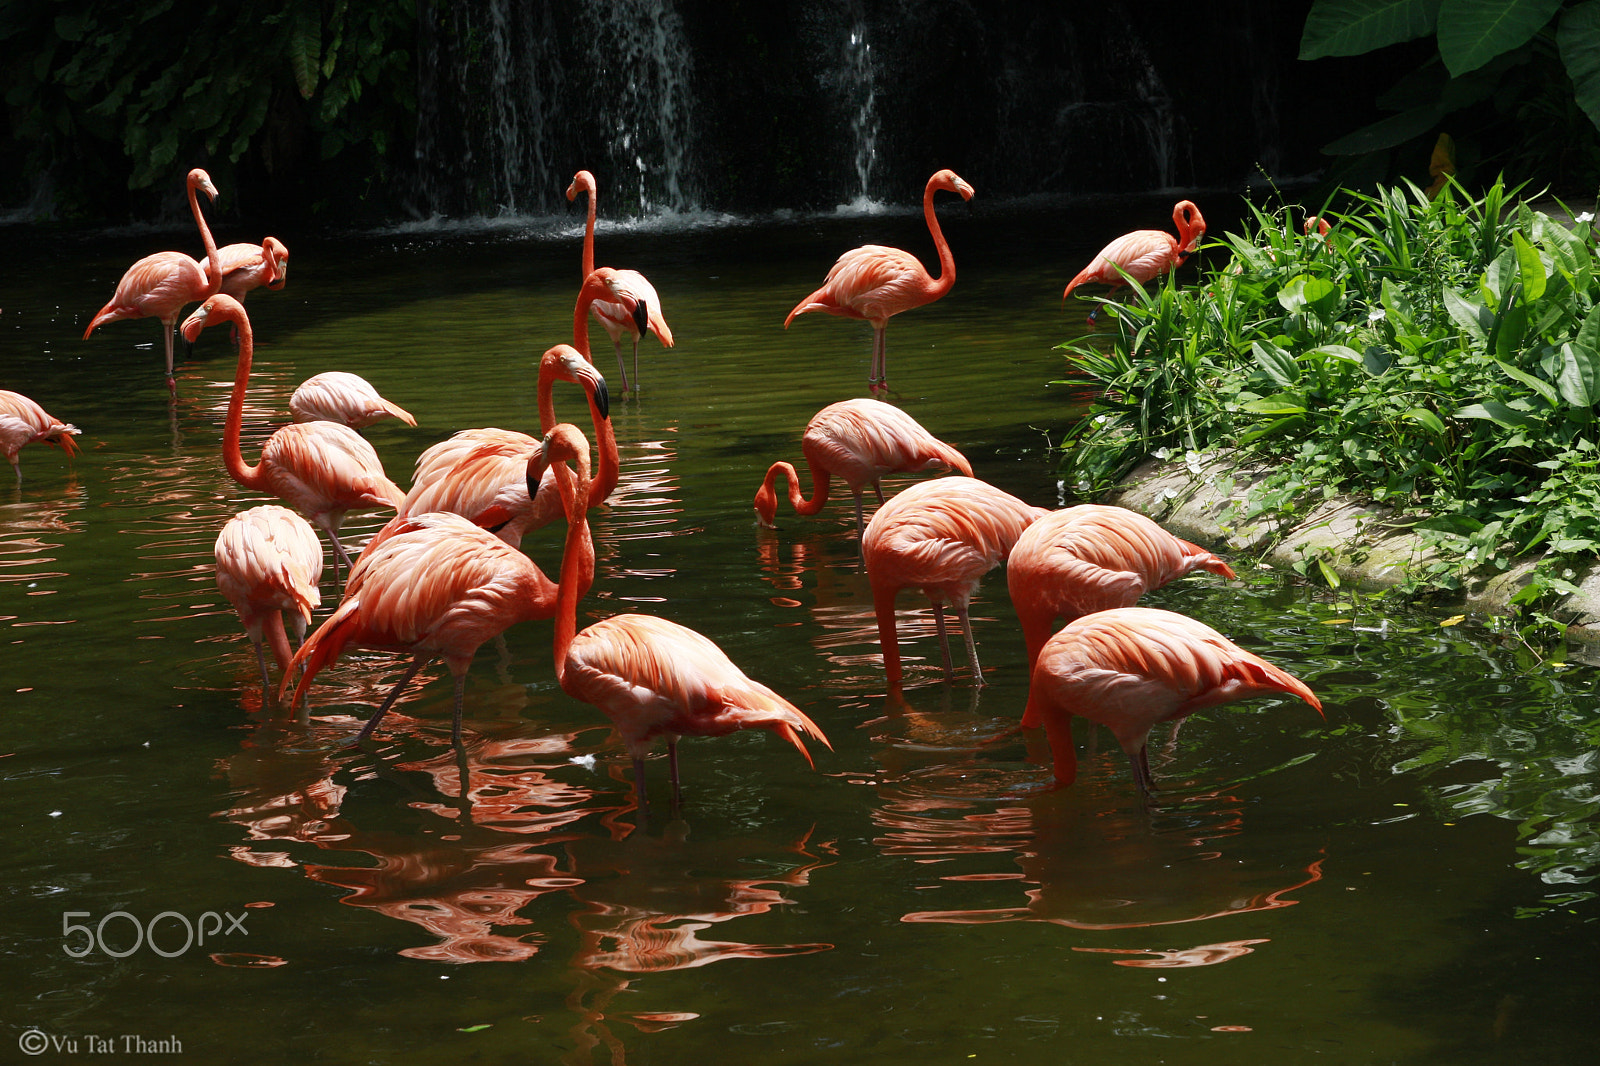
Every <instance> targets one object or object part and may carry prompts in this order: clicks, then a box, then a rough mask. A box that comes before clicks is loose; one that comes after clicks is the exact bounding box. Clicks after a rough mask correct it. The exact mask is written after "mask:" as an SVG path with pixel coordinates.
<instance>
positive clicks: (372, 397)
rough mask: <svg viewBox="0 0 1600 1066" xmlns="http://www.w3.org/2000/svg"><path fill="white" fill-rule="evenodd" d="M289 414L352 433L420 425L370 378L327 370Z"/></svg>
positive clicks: (304, 386) (298, 393)
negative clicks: (391, 424) (386, 422)
mask: <svg viewBox="0 0 1600 1066" xmlns="http://www.w3.org/2000/svg"><path fill="white" fill-rule="evenodd" d="M269 239H270V238H269ZM289 414H290V415H292V416H293V417H294V420H295V421H296V422H338V423H340V424H342V425H346V426H349V427H350V428H351V429H366V428H367V427H368V426H370V425H372V423H374V422H376V421H378V420H379V419H383V418H398V419H399V420H400V421H402V422H404V423H405V424H406V425H408V426H415V425H416V424H417V420H416V419H415V418H412V417H411V412H410V411H407V410H406V409H405V408H404V407H401V406H400V405H399V404H397V403H390V402H389V401H388V400H385V399H384V398H383V397H382V396H379V395H378V390H377V389H375V388H373V387H372V383H371V382H369V381H368V380H367V379H366V378H364V377H362V376H361V375H359V374H349V373H346V372H345V371H343V370H327V371H324V372H323V373H321V374H314V375H312V376H311V377H309V378H306V379H305V380H304V381H302V382H301V383H300V387H299V388H298V389H295V390H294V395H293V396H291V397H289Z"/></svg>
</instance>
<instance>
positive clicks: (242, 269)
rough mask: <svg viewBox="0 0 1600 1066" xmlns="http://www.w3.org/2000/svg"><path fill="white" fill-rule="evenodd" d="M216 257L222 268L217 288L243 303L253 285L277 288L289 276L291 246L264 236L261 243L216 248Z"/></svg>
mask: <svg viewBox="0 0 1600 1066" xmlns="http://www.w3.org/2000/svg"><path fill="white" fill-rule="evenodd" d="M217 261H218V266H217V269H218V270H220V271H221V272H222V285H221V287H220V288H218V289H217V291H218V292H225V293H227V294H228V295H229V296H232V297H233V298H234V299H235V300H238V301H239V302H240V303H243V302H244V298H245V295H246V294H247V293H249V292H250V290H251V289H256V288H260V287H261V286H262V285H265V286H266V287H267V288H269V289H272V290H274V291H276V290H278V289H281V288H283V283H284V282H286V281H288V280H289V248H288V246H287V245H285V244H284V243H283V242H282V241H280V240H278V238H276V237H267V238H264V239H263V240H262V242H261V243H260V244H225V245H223V246H222V247H221V248H219V249H217ZM209 275H210V271H209V269H208V270H207V276H208V277H209Z"/></svg>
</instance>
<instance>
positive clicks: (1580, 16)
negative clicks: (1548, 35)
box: [1556, 0, 1600, 127]
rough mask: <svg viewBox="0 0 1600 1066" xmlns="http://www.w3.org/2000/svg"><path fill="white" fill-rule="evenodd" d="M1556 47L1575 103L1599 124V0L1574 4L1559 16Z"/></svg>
mask: <svg viewBox="0 0 1600 1066" xmlns="http://www.w3.org/2000/svg"><path fill="white" fill-rule="evenodd" d="M1556 47H1557V48H1558V49H1559V50H1560V52H1561V62H1562V63H1563V64H1564V65H1565V66H1566V68H1567V76H1568V77H1569V78H1571V79H1572V88H1573V89H1574V91H1575V92H1576V93H1577V98H1578V106H1579V107H1581V108H1583V113H1584V114H1586V115H1588V116H1589V121H1590V122H1592V123H1594V124H1595V126H1596V127H1600V0H1588V2H1587V3H1582V4H1578V5H1576V6H1575V7H1572V8H1569V9H1568V10H1567V11H1566V13H1565V14H1563V15H1562V16H1561V25H1560V27H1559V28H1557V30H1556Z"/></svg>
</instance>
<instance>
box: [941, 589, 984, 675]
mask: <svg viewBox="0 0 1600 1066" xmlns="http://www.w3.org/2000/svg"><path fill="white" fill-rule="evenodd" d="M956 617H957V618H959V619H961V631H962V633H963V634H965V635H966V638H967V660H968V661H969V662H971V663H972V680H973V681H974V682H975V683H976V684H977V685H978V687H980V688H981V687H983V686H984V685H985V684H987V682H985V681H984V680H983V667H981V666H979V665H978V645H977V643H976V642H975V641H973V639H972V619H971V618H970V617H968V615H967V608H966V605H965V604H963V605H962V606H960V607H957V608H956ZM949 659H950V655H949V653H948V652H946V653H945V661H946V662H948V661H949Z"/></svg>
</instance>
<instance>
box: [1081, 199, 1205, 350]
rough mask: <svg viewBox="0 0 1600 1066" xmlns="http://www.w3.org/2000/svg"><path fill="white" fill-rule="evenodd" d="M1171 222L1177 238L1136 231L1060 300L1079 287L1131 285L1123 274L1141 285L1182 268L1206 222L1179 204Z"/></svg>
mask: <svg viewBox="0 0 1600 1066" xmlns="http://www.w3.org/2000/svg"><path fill="white" fill-rule="evenodd" d="M1172 222H1173V225H1175V226H1176V227H1177V230H1178V235H1177V237H1173V235H1172V234H1170V233H1167V232H1166V231H1164V230H1158V229H1141V230H1134V231H1133V232H1132V233H1125V234H1123V235H1122V236H1121V237H1118V238H1117V239H1116V240H1114V241H1112V242H1111V243H1110V244H1108V245H1106V246H1105V247H1104V248H1102V249H1100V253H1099V254H1098V255H1096V256H1095V257H1094V258H1093V259H1091V260H1090V261H1089V265H1088V266H1086V267H1084V268H1083V269H1082V270H1080V271H1078V276H1077V277H1075V278H1073V279H1072V280H1071V281H1069V282H1067V288H1066V290H1065V291H1064V292H1062V294H1061V299H1063V300H1065V299H1066V298H1067V297H1069V296H1071V295H1072V290H1074V289H1076V288H1077V287H1078V286H1079V285H1088V284H1090V283H1094V282H1098V283H1100V284H1103V285H1109V286H1111V287H1112V288H1113V289H1115V288H1116V287H1117V286H1119V285H1126V284H1127V283H1128V282H1127V278H1125V277H1123V275H1124V274H1126V275H1127V276H1128V277H1131V278H1133V279H1134V280H1135V281H1137V282H1139V283H1140V284H1141V285H1142V284H1144V283H1145V282H1147V281H1149V280H1150V279H1151V278H1154V277H1159V276H1160V275H1162V274H1165V273H1166V272H1167V271H1169V270H1171V269H1173V268H1174V267H1178V266H1182V265H1183V261H1184V260H1185V259H1186V258H1188V257H1189V256H1190V255H1193V254H1194V252H1195V250H1196V249H1197V248H1199V246H1200V240H1201V238H1203V237H1204V236H1205V235H1206V220H1205V218H1204V217H1203V216H1202V215H1201V214H1200V209H1199V208H1198V207H1196V206H1195V205H1194V204H1193V203H1192V202H1191V201H1189V200H1180V201H1178V203H1177V205H1176V206H1175V207H1173V209H1172ZM1099 313H1100V305H1099V304H1096V305H1095V309H1094V310H1093V311H1091V312H1090V313H1089V324H1090V325H1091V326H1092V325H1094V322H1095V316H1096V315H1098V314H1099Z"/></svg>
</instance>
